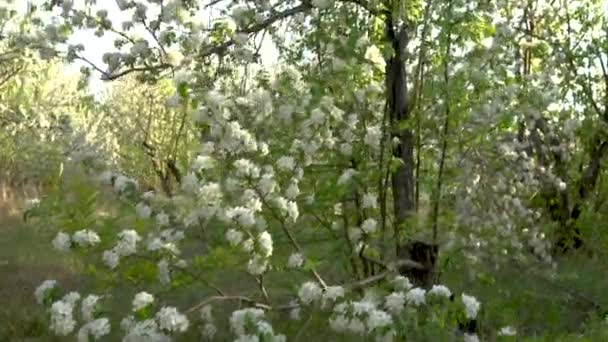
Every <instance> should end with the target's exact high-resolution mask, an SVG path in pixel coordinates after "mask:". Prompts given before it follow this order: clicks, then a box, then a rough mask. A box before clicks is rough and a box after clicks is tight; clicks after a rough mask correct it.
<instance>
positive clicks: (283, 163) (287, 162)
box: [277, 156, 296, 171]
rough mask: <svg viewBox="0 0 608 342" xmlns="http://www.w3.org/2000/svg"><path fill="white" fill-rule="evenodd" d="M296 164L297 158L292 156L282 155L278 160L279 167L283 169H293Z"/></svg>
mask: <svg viewBox="0 0 608 342" xmlns="http://www.w3.org/2000/svg"><path fill="white" fill-rule="evenodd" d="M295 166H296V163H295V160H294V159H293V157H290V156H282V157H281V158H279V159H278V160H277V167H278V168H279V169H280V170H283V171H292V170H293V169H294V167H295Z"/></svg>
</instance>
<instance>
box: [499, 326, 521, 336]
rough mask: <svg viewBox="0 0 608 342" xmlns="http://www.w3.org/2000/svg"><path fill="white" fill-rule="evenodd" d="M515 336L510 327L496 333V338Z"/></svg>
mask: <svg viewBox="0 0 608 342" xmlns="http://www.w3.org/2000/svg"><path fill="white" fill-rule="evenodd" d="M515 335H517V330H515V328H513V327H512V326H505V327H502V328H500V330H499V331H498V336H515Z"/></svg>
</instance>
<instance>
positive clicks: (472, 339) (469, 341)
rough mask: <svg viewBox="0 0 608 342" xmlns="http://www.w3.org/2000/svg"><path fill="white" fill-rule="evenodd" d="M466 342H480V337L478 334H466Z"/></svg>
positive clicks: (464, 336)
mask: <svg viewBox="0 0 608 342" xmlns="http://www.w3.org/2000/svg"><path fill="white" fill-rule="evenodd" d="M463 338H464V342H479V337H477V335H476V334H464V335H463Z"/></svg>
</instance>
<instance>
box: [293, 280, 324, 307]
mask: <svg viewBox="0 0 608 342" xmlns="http://www.w3.org/2000/svg"><path fill="white" fill-rule="evenodd" d="M322 294H323V290H322V289H321V287H320V286H319V284H317V283H316V282H314V281H309V282H306V283H304V284H302V286H301V287H300V290H299V291H298V297H299V298H300V301H301V302H302V303H304V304H310V303H312V302H314V301H316V300H318V299H319V298H321V295H322Z"/></svg>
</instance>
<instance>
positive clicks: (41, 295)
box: [34, 280, 57, 304]
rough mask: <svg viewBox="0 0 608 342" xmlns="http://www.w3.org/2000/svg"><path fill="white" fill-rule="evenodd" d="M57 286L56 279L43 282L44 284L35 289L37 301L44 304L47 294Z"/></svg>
mask: <svg viewBox="0 0 608 342" xmlns="http://www.w3.org/2000/svg"><path fill="white" fill-rule="evenodd" d="M55 286H57V281H56V280H45V281H44V282H42V284H40V286H38V287H37V288H36V290H35V291H34V297H36V302H37V303H38V304H42V303H43V302H44V299H45V297H46V295H47V294H48V293H49V291H51V290H52V289H54V288H55Z"/></svg>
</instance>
